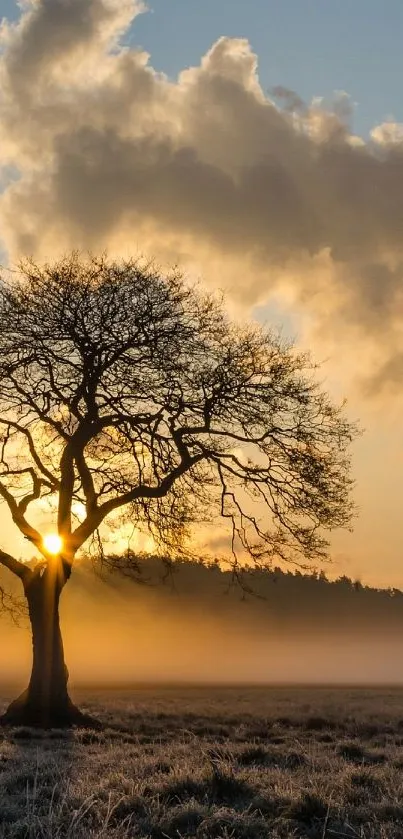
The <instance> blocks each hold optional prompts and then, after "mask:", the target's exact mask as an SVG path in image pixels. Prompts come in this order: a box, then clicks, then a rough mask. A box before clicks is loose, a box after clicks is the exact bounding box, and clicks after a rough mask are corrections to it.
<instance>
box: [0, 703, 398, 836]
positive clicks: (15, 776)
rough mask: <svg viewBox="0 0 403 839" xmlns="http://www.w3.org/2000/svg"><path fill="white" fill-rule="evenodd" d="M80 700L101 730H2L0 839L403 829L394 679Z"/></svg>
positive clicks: (389, 831)
mask: <svg viewBox="0 0 403 839" xmlns="http://www.w3.org/2000/svg"><path fill="white" fill-rule="evenodd" d="M76 698H77V700H78V701H79V702H80V704H81V707H83V708H85V710H87V711H89V712H90V713H91V714H94V715H97V716H98V718H99V719H100V720H101V722H102V724H103V728H102V729H101V730H99V731H97V730H81V731H80V730H75V731H73V732H69V731H56V730H53V731H48V732H41V731H36V730H34V729H29V728H15V729H9V730H8V729H3V730H2V731H1V733H0V813H1V826H0V836H1V837H4V839H5V837H13V839H17V837H18V839H24V837H32V839H33V838H34V837H35V839H36V837H38V839H42V837H43V839H45V837H46V839H58V837H71V839H73V837H74V839H81V838H82V837H85V839H91V837H110V839H112V837H113V838H114V839H125V837H139V838H140V837H142V839H145V837H150V839H180V837H190V836H192V837H198V839H215V837H217V839H218V837H223V839H260V837H273V839H274V838H275V837H278V839H280V837H307V839H308V837H309V839H324V837H328V839H331V837H340V839H341V838H342V837H348V839H350V838H351V839H354V837H361V839H381V837H382V839H400V838H401V837H402V836H403V690H402V689H397V688H396V689H364V688H355V689H345V688H334V689H331V688H294V687H293V688H286V687H284V688H248V687H231V688H224V687H222V688H221V687H203V688H201V687H141V688H132V689H127V690H120V691H114V690H99V691H96V692H95V691H93V692H92V693H90V692H89V691H82V690H81V691H77V692H76ZM8 699H9V696H8V695H4V702H3V704H4V705H5V704H6V701H7V700H8Z"/></svg>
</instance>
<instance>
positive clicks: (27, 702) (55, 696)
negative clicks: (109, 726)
mask: <svg viewBox="0 0 403 839" xmlns="http://www.w3.org/2000/svg"><path fill="white" fill-rule="evenodd" d="M65 582H66V577H65V575H64V572H63V568H62V563H60V564H58V563H57V560H55V563H54V566H49V565H48V566H47V567H45V568H42V569H36V570H35V572H34V574H33V575H32V577H31V578H30V579H29V580H27V582H26V583H25V585H24V588H25V595H26V598H27V601H28V609H29V618H30V622H31V629H32V651H33V661H32V673H31V678H30V681H29V685H28V688H27V690H26V691H24V693H23V694H21V696H19V697H18V699H16V700H14V702H12V703H11V705H10V706H9V708H8V709H7V711H6V713H5V714H4V716H3V717H2V719H1V722H2V723H3V725H29V726H34V727H38V728H66V727H70V726H73V725H81V726H93V724H94V722H95V721H94V720H92V719H91V718H90V717H88V716H86V715H85V714H83V713H81V711H79V709H78V708H76V707H75V705H74V704H73V703H72V701H71V699H70V697H69V694H68V689H67V682H68V677H69V674H68V670H67V667H66V665H65V661H64V650H63V641H62V635H61V631H60V620H59V601H60V595H61V592H62V590H63V587H64V585H65Z"/></svg>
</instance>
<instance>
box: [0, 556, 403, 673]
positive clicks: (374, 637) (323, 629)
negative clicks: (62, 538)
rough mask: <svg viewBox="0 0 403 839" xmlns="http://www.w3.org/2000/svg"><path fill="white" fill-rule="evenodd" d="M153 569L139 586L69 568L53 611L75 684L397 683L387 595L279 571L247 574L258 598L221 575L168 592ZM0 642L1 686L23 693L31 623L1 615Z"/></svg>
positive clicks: (398, 618) (200, 573)
mask: <svg viewBox="0 0 403 839" xmlns="http://www.w3.org/2000/svg"><path fill="white" fill-rule="evenodd" d="M151 565H152V563H151ZM148 571H149V567H148ZM148 571H147V572H146V574H145V580H146V581H148V580H149V579H151V577H150V575H149V574H148ZM152 572H153V579H152V582H151V584H148V583H146V584H138V583H135V582H133V581H130V580H127V579H123V578H121V577H119V576H118V575H116V574H115V575H107V576H106V577H105V579H104V580H102V579H100V577H99V576H97V575H94V573H93V571H92V569H91V568H90V567H87V566H86V565H85V563H84V564H82V565H81V566H77V569H76V570H75V573H74V574H73V576H72V579H71V582H70V583H69V585H68V586H67V588H66V590H65V591H64V593H63V598H62V604H61V619H62V631H63V634H64V640H65V653H66V661H67V665H68V667H69V672H70V681H71V684H72V686H82V685H86V686H94V687H95V686H100V685H105V686H106V685H107V686H111V687H113V686H116V687H117V686H122V685H128V684H130V685H131V684H134V683H144V682H147V683H178V682H181V683H190V684H192V683H198V684H200V683H209V684H211V683H217V684H234V683H239V684H246V683H254V684H270V683H273V684H278V683H296V684H380V685H381V684H399V683H401V682H403V597H402V596H401V594H400V593H399V592H397V591H396V590H393V591H378V590H375V589H371V588H366V587H361V586H358V587H357V584H353V583H351V581H348V580H347V579H346V578H343V579H342V580H340V581H338V582H333V583H331V582H329V581H326V580H325V579H324V578H323V576H322V577H318V576H317V575H314V576H310V577H309V576H308V577H306V576H303V575H300V574H293V573H291V572H290V573H283V572H281V571H279V570H278V569H277V570H276V571H275V572H270V573H266V574H255V575H253V576H252V587H253V588H254V591H255V592H256V593H259V594H262V595H263V596H262V599H260V598H259V597H256V596H251V595H246V596H245V594H244V592H243V591H242V590H241V589H240V588H239V587H237V586H235V587H231V585H230V574H224V573H222V572H221V571H219V570H218V569H211V568H210V569H207V568H203V567H202V566H200V565H196V564H194V563H193V564H192V563H190V564H188V565H186V566H185V565H184V564H182V565H181V566H179V570H178V571H177V572H175V573H174V575H173V577H172V578H169V579H168V580H167V581H166V582H165V583H163V582H160V581H159V577H158V574H159V572H157V571H156V568H155V567H154V566H153V567H152ZM250 582H251V581H250V580H249V579H248V585H249V584H250ZM2 634H3V638H5V639H6V643H5V644H3V645H2V650H1V651H0V668H1V674H2V677H1V678H2V683H3V685H6V684H13V685H14V684H15V685H18V686H21V687H23V686H24V685H25V683H26V682H27V680H28V677H29V672H30V665H31V640H30V634H29V630H28V624H25V623H24V622H22V624H21V626H20V627H16V626H14V625H13V624H12V623H11V622H10V621H9V620H7V619H6V618H3V622H2Z"/></svg>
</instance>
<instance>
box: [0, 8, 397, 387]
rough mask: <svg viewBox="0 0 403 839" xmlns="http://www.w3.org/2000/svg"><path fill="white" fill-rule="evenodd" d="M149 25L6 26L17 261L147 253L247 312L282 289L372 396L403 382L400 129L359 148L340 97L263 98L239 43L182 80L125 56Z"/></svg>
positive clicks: (7, 198) (1, 67)
mask: <svg viewBox="0 0 403 839" xmlns="http://www.w3.org/2000/svg"><path fill="white" fill-rule="evenodd" d="M142 11H144V5H143V4H142V3H140V2H136V1H135V0H36V2H31V3H30V4H29V5H28V6H26V7H24V11H23V13H22V15H21V18H20V20H19V21H18V22H17V23H16V24H6V25H4V26H3V32H2V41H3V51H2V56H1V59H0V82H1V91H2V93H1V97H0V141H1V142H0V149H1V152H0V156H1V158H2V159H1V163H2V173H1V174H2V178H1V179H2V183H3V184H4V185H5V187H4V191H3V193H2V196H1V198H0V218H1V229H2V235H3V240H4V248H5V249H7V251H8V253H9V255H10V258H11V259H12V260H13V259H15V258H16V257H17V256H18V255H21V254H23V253H32V254H34V255H36V256H38V257H40V258H42V257H46V256H49V255H52V254H54V253H56V252H60V251H64V250H66V249H67V248H70V247H72V246H74V247H84V248H86V247H89V248H92V249H99V248H105V247H106V248H108V249H109V250H111V251H114V250H117V251H119V250H120V251H124V252H127V251H133V250H141V251H143V252H144V251H150V252H152V253H154V254H155V255H156V256H157V258H159V259H163V260H166V261H168V262H171V263H172V262H178V261H179V262H181V263H182V264H183V265H184V266H185V267H187V268H189V267H191V268H192V269H193V270H197V271H198V272H202V273H203V275H204V276H205V277H206V278H207V279H208V278H209V277H210V278H212V281H214V282H219V283H220V285H221V286H224V287H225V286H230V287H231V293H232V294H233V296H234V297H236V298H237V299H238V300H242V301H243V303H244V304H247V305H249V306H250V307H253V306H254V305H257V304H261V303H263V302H264V301H265V300H267V299H268V298H269V296H270V294H271V293H272V292H273V290H275V289H279V288H281V287H287V290H288V293H289V294H292V295H293V296H294V298H295V300H296V301H297V302H298V301H299V302H300V304H301V306H307V307H308V308H309V311H310V313H311V315H312V317H313V318H314V319H315V318H316V319H317V323H318V324H320V325H321V328H322V331H323V333H324V334H326V336H327V337H329V335H334V336H340V331H348V332H350V334H351V335H359V336H360V340H362V341H364V342H366V344H367V345H368V347H370V348H371V353H372V354H371V366H372V362H373V364H374V366H375V374H374V376H373V377H372V383H373V384H372V388H373V390H374V389H375V390H377V389H378V390H379V388H381V387H383V384H384V382H385V381H388V382H390V383H392V384H393V383H394V382H395V381H396V380H397V379H398V378H399V372H398V371H399V370H400V369H403V362H402V361H401V359H402V358H403V340H402V337H401V334H400V332H401V330H400V314H401V304H402V288H403V283H402V280H403V244H402V239H401V229H402V222H403V189H402V185H403V129H402V128H401V127H399V126H396V125H394V124H391V123H388V124H385V125H383V126H379V127H378V128H375V129H374V131H373V132H372V135H371V138H370V139H369V140H368V141H367V142H364V141H363V140H362V139H360V138H358V137H356V136H354V134H353V133H352V132H351V129H350V127H349V125H350V121H351V103H350V101H349V99H348V97H347V96H346V94H344V93H341V94H338V95H337V96H336V97H335V101H334V103H333V104H331V105H329V106H328V107H325V105H324V103H323V102H321V101H320V100H315V101H314V102H312V103H310V104H305V103H303V102H302V100H301V99H300V97H299V96H298V94H297V93H294V92H293V91H288V90H286V89H285V88H284V87H280V86H278V87H277V88H274V89H273V91H272V93H271V97H272V98H270V97H268V96H267V95H266V94H265V92H264V91H263V89H262V87H261V85H260V82H259V76H258V64H257V57H256V56H255V55H254V53H253V51H252V49H251V47H250V45H249V43H248V42H247V41H245V40H243V39H233V38H226V37H222V38H220V39H219V40H218V41H217V42H216V43H215V44H214V45H213V46H212V47H211V49H210V50H209V52H208V53H207V54H206V55H205V56H204V57H203V58H202V59H201V62H200V64H199V66H197V67H192V68H188V69H186V70H184V71H183V72H182V73H181V74H180V75H179V77H178V79H177V80H176V81H170V80H168V79H167V78H166V77H164V76H163V75H161V74H157V73H156V72H155V71H154V70H153V69H152V66H151V64H150V60H149V56H148V55H147V54H145V53H144V52H142V51H141V50H136V49H134V48H132V47H130V48H129V47H124V46H122V36H124V35H125V33H126V31H127V29H128V27H129V26H130V25H131V23H132V21H133V20H134V18H135V17H136V15H137V14H139V13H140V12H142ZM134 38H135V27H134ZM363 368H365V362H364V363H363ZM363 372H365V373H367V372H368V371H367V370H364V371H363Z"/></svg>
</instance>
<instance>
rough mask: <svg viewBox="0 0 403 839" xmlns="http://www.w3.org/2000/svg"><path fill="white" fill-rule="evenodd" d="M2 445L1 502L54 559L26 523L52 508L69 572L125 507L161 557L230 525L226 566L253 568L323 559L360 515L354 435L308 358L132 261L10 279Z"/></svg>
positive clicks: (0, 407) (61, 267)
mask: <svg viewBox="0 0 403 839" xmlns="http://www.w3.org/2000/svg"><path fill="white" fill-rule="evenodd" d="M0 434H1V456H0V495H1V497H2V499H3V500H4V501H5V502H6V504H7V505H8V507H9V509H10V511H11V515H12V518H13V521H14V523H15V525H16V526H17V528H18V529H19V531H20V532H21V533H22V534H23V536H24V537H26V538H27V539H28V540H29V541H30V542H31V543H32V545H33V546H34V547H35V548H36V549H37V551H39V553H40V554H41V555H42V558H43V559H44V560H45V561H47V560H48V559H49V555H48V552H47V550H46V547H45V545H44V542H43V537H42V534H41V533H39V531H38V530H37V529H36V528H35V526H34V525H33V524H32V522H31V520H30V517H29V514H30V508H31V505H33V504H34V503H37V502H38V501H39V499H44V498H45V499H53V500H54V502H55V504H56V505H57V529H58V532H59V534H60V537H61V539H62V540H63V552H62V553H63V557H64V560H65V561H66V562H68V563H72V561H73V558H74V555H75V553H76V552H77V550H79V549H80V548H82V547H83V546H84V545H85V543H86V542H87V540H88V539H90V538H91V537H93V536H94V534H96V533H97V532H98V528H99V527H100V525H101V524H102V522H104V521H105V520H107V519H108V517H109V518H110V517H111V516H113V514H114V515H116V514H117V513H120V512H122V511H123V510H125V511H126V513H127V514H128V515H129V516H130V519H131V521H132V522H133V525H134V526H138V527H139V528H142V529H147V530H149V532H150V533H151V534H152V537H153V539H154V542H155V545H156V551H159V552H161V553H163V554H165V555H166V556H170V555H173V554H176V555H179V554H180V553H181V552H184V551H190V552H191V550H192V548H191V541H190V539H189V538H188V537H189V535H190V532H191V529H192V525H194V524H195V523H202V522H210V523H213V522H214V521H215V520H216V519H218V518H220V517H222V518H224V519H226V520H228V523H229V525H230V543H231V545H230V548H231V550H232V556H233V559H234V560H235V558H236V559H237V560H239V558H240V557H242V556H244V555H245V556H246V555H249V556H251V557H252V559H253V560H254V561H255V562H257V563H262V562H265V561H271V560H272V559H273V558H275V559H276V560H279V559H280V560H281V559H283V560H296V561H311V560H312V559H313V558H315V557H317V556H323V555H324V553H325V551H326V546H327V541H326V534H325V531H326V530H329V529H331V528H334V527H339V526H345V525H346V524H348V522H349V521H350V518H351V514H352V506H351V502H350V489H351V478H350V473H349V444H350V442H351V439H352V437H353V436H354V434H355V428H354V426H353V425H352V424H351V423H349V422H348V420H347V419H346V418H345V417H344V414H343V408H342V407H336V406H334V405H333V404H332V403H331V401H330V400H329V398H328V396H327V395H326V393H325V392H323V390H322V389H321V387H320V385H318V383H317V381H316V376H315V371H314V369H313V366H312V364H311V363H310V361H309V359H308V358H307V357H306V356H304V355H301V354H298V353H297V352H296V351H295V350H294V349H293V347H292V346H290V345H288V344H286V343H285V342H283V341H282V340H281V339H280V338H279V337H277V336H275V335H274V334H273V333H272V332H270V331H267V330H265V329H262V328H260V327H259V326H258V325H257V324H246V325H245V324H239V323H234V322H232V321H231V320H230V319H229V317H228V315H227V314H226V310H225V305H224V303H223V301H222V300H221V299H220V298H218V297H217V296H216V295H214V294H209V293H206V292H205V291H203V290H201V289H200V288H195V287H192V286H191V285H189V284H188V283H187V282H186V280H184V279H183V278H182V277H181V276H180V275H179V274H178V273H176V272H172V273H170V274H168V275H164V274H162V273H161V272H160V271H159V270H157V269H156V268H154V267H153V265H141V263H139V262H138V261H134V260H127V261H120V262H116V261H112V260H109V259H107V258H105V257H102V258H96V257H87V258H84V259H83V258H81V257H80V255H78V254H76V253H75V254H72V255H70V256H68V257H66V258H64V259H62V260H61V261H59V262H55V263H54V264H48V265H36V264H34V263H33V262H25V263H23V264H22V265H21V270H20V271H19V272H18V273H17V274H12V275H11V279H10V278H9V277H7V278H6V277H3V278H2V282H1V285H0ZM78 505H79V506H78ZM77 509H80V510H82V515H81V516H78V519H77V517H76V511H77ZM0 561H1V562H3V564H4V565H6V566H7V567H8V568H9V569H10V570H11V571H14V572H15V573H19V568H18V566H17V565H16V563H17V560H14V559H12V558H10V557H8V558H7V555H6V554H4V552H3V553H1V552H0Z"/></svg>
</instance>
